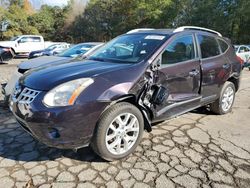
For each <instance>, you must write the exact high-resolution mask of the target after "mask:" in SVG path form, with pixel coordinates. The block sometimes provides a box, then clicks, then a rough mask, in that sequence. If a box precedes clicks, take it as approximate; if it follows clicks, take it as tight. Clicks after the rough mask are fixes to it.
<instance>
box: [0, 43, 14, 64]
mask: <svg viewBox="0 0 250 188" xmlns="http://www.w3.org/2000/svg"><path fill="white" fill-rule="evenodd" d="M13 57H14V54H13V51H12V50H11V48H8V47H2V46H0V63H1V62H3V61H8V60H11V59H12V58H13Z"/></svg>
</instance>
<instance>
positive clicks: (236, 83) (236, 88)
mask: <svg viewBox="0 0 250 188" xmlns="http://www.w3.org/2000/svg"><path fill="white" fill-rule="evenodd" d="M227 81H228V82H232V83H233V84H234V87H235V91H236V92H237V91H238V90H239V87H240V78H236V77H235V76H231V77H230V78H229V79H228V80H227Z"/></svg>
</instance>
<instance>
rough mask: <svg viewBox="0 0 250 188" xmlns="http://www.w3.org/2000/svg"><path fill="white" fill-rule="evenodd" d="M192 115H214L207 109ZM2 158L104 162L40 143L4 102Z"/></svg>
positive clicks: (0, 110)
mask: <svg viewBox="0 0 250 188" xmlns="http://www.w3.org/2000/svg"><path fill="white" fill-rule="evenodd" d="M191 113H199V114H207V115H213V113H212V112H210V111H209V110H208V109H206V108H205V107H203V108H199V109H197V110H194V111H192V112H191ZM157 124H158V123H157ZM157 124H154V126H155V125H157ZM0 156H1V157H3V158H7V159H12V160H18V161H24V162H28V161H46V160H55V159H57V158H61V157H63V156H64V157H68V158H71V159H74V160H78V161H87V162H104V160H102V159H101V158H100V157H99V156H97V155H96V154H95V153H94V152H93V151H92V149H91V148H90V147H86V148H82V149H79V150H78V151H77V152H74V151H72V150H61V149H56V148H50V147H48V146H46V145H44V144H42V143H40V142H38V141H37V140H35V139H34V138H33V137H32V136H31V135H29V134H28V133H27V132H26V131H24V130H23V128H22V127H21V126H20V125H19V124H18V123H17V122H16V121H15V119H14V117H13V115H12V113H11V112H10V111H9V109H8V107H6V106H4V104H3V101H0Z"/></svg>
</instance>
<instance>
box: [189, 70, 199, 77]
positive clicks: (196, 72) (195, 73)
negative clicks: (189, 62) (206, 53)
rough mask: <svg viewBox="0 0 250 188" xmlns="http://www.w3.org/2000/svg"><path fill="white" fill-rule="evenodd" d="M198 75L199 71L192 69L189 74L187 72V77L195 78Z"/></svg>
mask: <svg viewBox="0 0 250 188" xmlns="http://www.w3.org/2000/svg"><path fill="white" fill-rule="evenodd" d="M199 73H200V71H199V70H197V69H194V70H192V71H191V72H189V76H197V75H198V74H199Z"/></svg>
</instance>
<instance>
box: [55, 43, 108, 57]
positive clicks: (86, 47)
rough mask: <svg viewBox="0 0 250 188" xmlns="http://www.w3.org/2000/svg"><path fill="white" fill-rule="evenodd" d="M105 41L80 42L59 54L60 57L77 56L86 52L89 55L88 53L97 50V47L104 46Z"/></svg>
mask: <svg viewBox="0 0 250 188" xmlns="http://www.w3.org/2000/svg"><path fill="white" fill-rule="evenodd" d="M103 44H104V43H101V42H85V43H80V44H76V45H74V46H72V47H71V48H70V49H68V50H66V51H64V52H62V53H61V54H58V56H59V57H71V58H74V57H77V56H79V55H82V54H84V55H85V56H88V54H91V53H92V52H93V51H95V50H96V49H97V48H99V47H100V46H102V45H103Z"/></svg>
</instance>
